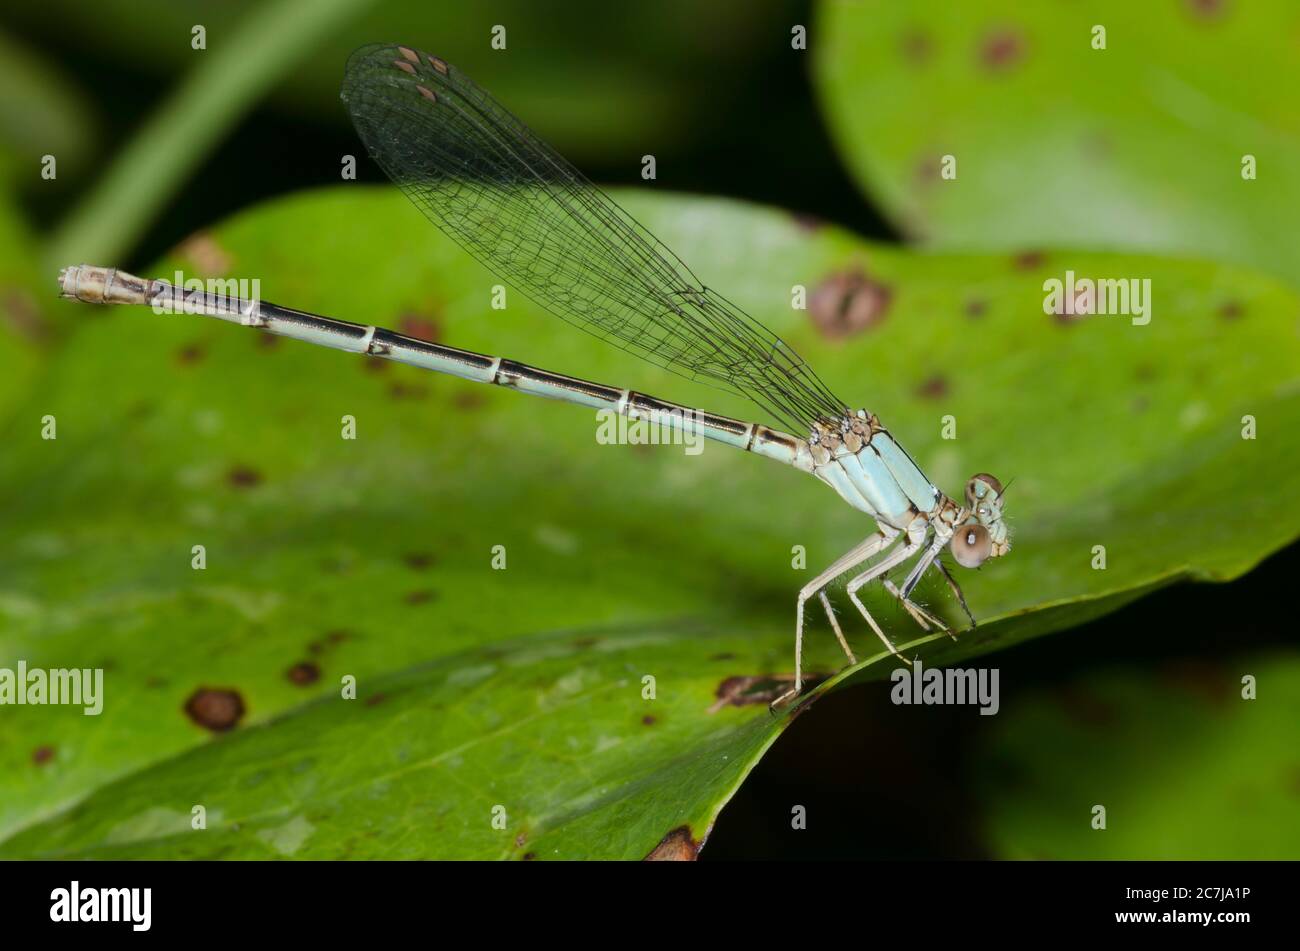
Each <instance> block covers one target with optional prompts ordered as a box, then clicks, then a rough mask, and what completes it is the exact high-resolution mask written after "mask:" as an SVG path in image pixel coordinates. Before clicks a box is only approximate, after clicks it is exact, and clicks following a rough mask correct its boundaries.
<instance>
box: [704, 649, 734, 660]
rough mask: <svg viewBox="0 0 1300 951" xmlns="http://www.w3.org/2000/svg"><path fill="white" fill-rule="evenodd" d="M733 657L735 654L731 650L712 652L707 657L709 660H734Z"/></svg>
mask: <svg viewBox="0 0 1300 951" xmlns="http://www.w3.org/2000/svg"><path fill="white" fill-rule="evenodd" d="M735 659H736V655H735V654H733V653H732V652H731V651H722V652H721V653H718V654H714V655H713V656H712V657H710V658H709V660H735Z"/></svg>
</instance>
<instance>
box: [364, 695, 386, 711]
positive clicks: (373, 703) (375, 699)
mask: <svg viewBox="0 0 1300 951" xmlns="http://www.w3.org/2000/svg"><path fill="white" fill-rule="evenodd" d="M387 699H388V694H386V693H382V692H381V693H372V694H371V695H370V696H368V697H366V706H368V707H377V706H379V704H381V703H383V702H384V701H385V700H387Z"/></svg>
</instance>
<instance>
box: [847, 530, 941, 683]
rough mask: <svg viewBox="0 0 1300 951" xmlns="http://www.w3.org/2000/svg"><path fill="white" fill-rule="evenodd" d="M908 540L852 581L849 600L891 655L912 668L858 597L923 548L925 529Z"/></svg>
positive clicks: (914, 532) (910, 536) (916, 531)
mask: <svg viewBox="0 0 1300 951" xmlns="http://www.w3.org/2000/svg"><path fill="white" fill-rule="evenodd" d="M907 539H908V540H907V544H906V545H904V546H903V547H902V548H900V549H898V550H897V551H895V552H893V553H892V554H890V555H889V556H888V557H885V558H882V559H880V561H878V562H876V563H875V564H874V565H872V566H871V568H869V569H868V570H867V571H864V572H863V573H862V574H860V575H858V576H857V577H856V578H854V579H853V580H852V581H850V582H849V588H848V591H849V600H850V601H852V602H853V603H854V605H856V606H857V609H858V610H859V611H860V612H861V613H862V616H863V617H864V618H866V619H867V623H868V624H869V625H871V629H872V630H873V631H875V632H876V636H877V637H878V638H880V642H881V643H882V644H884V645H885V646H886V647H888V648H889V652H890V653H891V654H893V655H894V656H895V657H897V658H898V659H899V660H901V661H902V662H903V663H905V664H907V665H908V666H911V663H912V662H911V661H910V660H908V659H907V658H906V657H904V656H903V655H902V654H900V653H899V652H898V648H896V647H895V646H894V644H893V642H892V641H890V639H889V638H888V637H886V636H885V632H884V631H882V630H881V629H880V625H879V624H877V623H876V619H875V618H873V617H872V616H871V612H870V611H868V610H867V606H866V605H865V604H863V603H862V600H861V599H860V598H859V597H858V589H859V588H861V587H862V586H863V585H865V584H867V583H869V582H870V581H872V580H874V579H876V578H879V577H880V576H881V575H883V574H885V573H886V572H887V571H889V570H890V569H892V568H895V567H897V566H898V565H900V564H902V563H903V562H905V561H907V559H909V558H911V557H912V556H913V555H915V554H916V553H917V551H919V550H920V548H921V546H922V545H923V544H924V543H925V529H924V528H921V529H919V530H915V531H909V532H908V534H907Z"/></svg>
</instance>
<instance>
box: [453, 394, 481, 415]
mask: <svg viewBox="0 0 1300 951" xmlns="http://www.w3.org/2000/svg"><path fill="white" fill-rule="evenodd" d="M486 402H487V397H485V396H484V395H483V392H482V391H481V390H458V391H457V392H456V393H454V394H453V395H452V398H451V405H453V406H455V407H456V408H457V409H466V410H470V409H478V408H479V407H480V406H482V405H483V404H484V403H486Z"/></svg>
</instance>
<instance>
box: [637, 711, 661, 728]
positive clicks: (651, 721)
mask: <svg viewBox="0 0 1300 951" xmlns="http://www.w3.org/2000/svg"><path fill="white" fill-rule="evenodd" d="M641 722H642V723H643V724H644V725H645V726H654V725H655V724H656V723H658V722H659V718H658V717H656V716H652V715H651V714H649V713H647V714H646V715H645V716H643V717H642V718H641Z"/></svg>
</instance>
